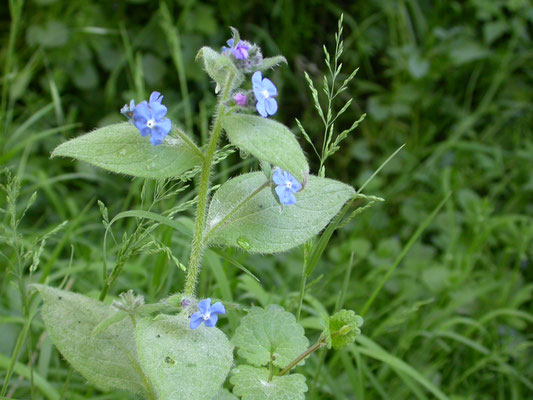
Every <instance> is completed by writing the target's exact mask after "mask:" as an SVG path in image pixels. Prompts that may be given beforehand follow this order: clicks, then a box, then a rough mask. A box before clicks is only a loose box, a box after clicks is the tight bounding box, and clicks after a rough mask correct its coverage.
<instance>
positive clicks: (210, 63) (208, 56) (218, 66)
mask: <svg viewBox="0 0 533 400" xmlns="http://www.w3.org/2000/svg"><path fill="white" fill-rule="evenodd" d="M196 58H201V59H202V60H203V61H204V68H205V71H206V72H207V74H208V75H209V76H210V77H211V79H213V80H214V81H215V82H216V83H217V84H218V85H220V86H221V87H224V85H226V82H227V80H228V76H229V74H232V75H233V80H232V82H231V88H230V90H233V89H235V88H237V87H239V86H240V85H241V83H242V82H243V81H244V75H243V73H242V72H241V71H239V69H238V68H237V66H236V65H235V64H234V63H233V61H231V59H230V58H229V57H228V56H227V55H224V54H220V53H219V52H217V51H215V50H213V49H212V48H210V47H207V46H206V47H202V48H201V49H200V51H199V52H198V54H197V55H196Z"/></svg>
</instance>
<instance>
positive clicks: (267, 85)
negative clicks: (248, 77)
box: [252, 71, 278, 118]
mask: <svg viewBox="0 0 533 400" xmlns="http://www.w3.org/2000/svg"><path fill="white" fill-rule="evenodd" d="M252 87H253V90H254V95H255V98H256V99H257V104H256V105H255V108H256V109H257V112H258V113H259V114H260V115H261V116H262V117H263V118H266V117H268V116H269V115H274V114H275V113H276V111H278V103H277V101H276V99H274V98H273V96H276V95H277V94H278V89H277V88H276V86H274V84H273V83H272V81H271V80H270V79H268V78H264V79H263V75H262V74H261V71H256V72H254V74H253V75H252Z"/></svg>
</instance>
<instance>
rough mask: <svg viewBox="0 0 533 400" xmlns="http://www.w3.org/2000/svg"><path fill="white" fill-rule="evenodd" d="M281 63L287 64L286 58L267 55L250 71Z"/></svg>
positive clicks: (262, 69) (261, 69) (265, 68)
mask: <svg viewBox="0 0 533 400" xmlns="http://www.w3.org/2000/svg"><path fill="white" fill-rule="evenodd" d="M281 63H285V64H287V59H286V58H285V57H283V56H275V57H267V58H264V59H263V61H262V62H261V64H259V65H257V66H255V67H253V68H252V71H264V70H267V69H269V68H274V67H276V66H278V65H280V64H281Z"/></svg>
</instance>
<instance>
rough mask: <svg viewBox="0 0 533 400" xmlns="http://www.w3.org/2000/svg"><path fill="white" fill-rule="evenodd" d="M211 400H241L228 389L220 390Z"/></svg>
mask: <svg viewBox="0 0 533 400" xmlns="http://www.w3.org/2000/svg"><path fill="white" fill-rule="evenodd" d="M211 400H239V398H238V397H236V396H234V395H233V394H231V393H230V392H229V391H228V389H220V391H219V392H218V393H217V394H216V395H215V397H213V398H212V399H211Z"/></svg>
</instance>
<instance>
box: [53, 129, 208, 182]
mask: <svg viewBox="0 0 533 400" xmlns="http://www.w3.org/2000/svg"><path fill="white" fill-rule="evenodd" d="M183 135H184V134H182V136H167V137H166V138H165V140H164V141H163V143H162V144H160V145H158V146H154V145H152V144H151V143H150V140H148V138H147V137H142V136H141V135H140V134H139V130H138V129H137V128H135V126H133V125H132V124H130V123H127V122H124V123H121V124H114V125H109V126H106V127H104V128H100V129H97V130H95V131H92V132H89V133H87V134H85V135H82V136H78V137H77V138H74V139H71V140H69V141H67V142H65V143H62V144H60V145H59V146H57V147H56V149H55V150H54V151H53V153H52V157H57V156H60V157H72V158H75V159H77V160H81V161H86V162H88V163H89V164H92V165H95V166H97V167H100V168H103V169H106V170H108V171H111V172H116V173H119V174H126V175H132V176H138V177H141V178H154V179H161V178H171V177H179V176H180V175H182V174H183V173H185V172H187V171H188V170H190V169H192V168H193V167H195V166H197V165H200V163H201V162H202V159H201V153H200V152H199V150H198V149H197V148H196V147H195V145H194V144H192V141H191V140H190V139H188V138H184V137H183Z"/></svg>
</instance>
